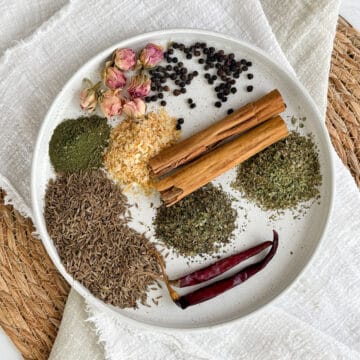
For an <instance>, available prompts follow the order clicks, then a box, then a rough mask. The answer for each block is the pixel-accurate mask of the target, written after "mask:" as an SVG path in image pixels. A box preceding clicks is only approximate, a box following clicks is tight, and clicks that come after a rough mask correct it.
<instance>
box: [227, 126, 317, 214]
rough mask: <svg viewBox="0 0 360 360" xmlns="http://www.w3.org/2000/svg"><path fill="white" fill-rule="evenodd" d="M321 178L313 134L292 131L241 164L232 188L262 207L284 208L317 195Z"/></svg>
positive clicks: (292, 206)
mask: <svg viewBox="0 0 360 360" xmlns="http://www.w3.org/2000/svg"><path fill="white" fill-rule="evenodd" d="M321 180H322V178H321V174H320V164H319V158H318V151H317V148H316V145H315V144H314V142H313V140H312V136H311V135H308V136H301V135H300V134H299V133H297V132H295V131H293V132H291V133H290V135H289V136H288V137H287V138H286V139H284V140H282V141H279V142H277V143H276V144H274V145H272V146H270V147H268V148H267V149H265V150H264V151H262V152H260V153H259V154H257V155H255V156H253V157H252V158H250V159H249V160H247V161H245V162H244V163H243V164H241V165H240V166H239V167H238V170H237V177H236V180H235V182H234V183H233V187H234V188H235V189H238V190H240V191H241V192H242V193H243V194H244V195H245V197H246V198H247V199H249V200H252V201H255V202H256V204H257V205H259V206H260V207H261V208H263V209H264V210H284V209H295V208H296V207H297V205H299V204H300V203H302V202H305V201H308V200H311V199H315V198H319V196H320V194H319V187H320V185H321Z"/></svg>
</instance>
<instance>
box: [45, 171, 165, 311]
mask: <svg viewBox="0 0 360 360" xmlns="http://www.w3.org/2000/svg"><path fill="white" fill-rule="evenodd" d="M126 201H127V199H126V197H125V196H124V195H123V194H122V193H121V192H120V190H119V187H118V186H117V185H116V184H114V183H113V182H112V181H111V180H109V179H108V178H107V177H106V174H105V173H104V172H102V171H100V170H86V171H82V172H78V173H74V174H69V175H65V174H64V175H60V176H58V177H57V178H56V179H55V180H50V182H49V184H48V187H47V190H46V195H45V220H46V226H47V230H48V232H49V235H50V236H51V238H52V240H53V241H54V244H55V246H56V248H57V251H58V253H59V256H60V258H61V261H62V263H63V264H64V266H65V268H66V270H67V271H68V272H69V273H70V274H71V275H72V276H73V277H74V278H75V279H76V280H78V281H80V282H81V283H82V284H83V285H84V286H85V287H86V288H88V289H89V290H90V291H91V293H92V294H94V295H95V296H96V297H98V298H99V299H101V300H103V301H104V302H106V303H109V304H112V305H115V306H118V307H120V308H129V307H131V308H136V307H137V301H140V302H141V303H142V304H145V303H146V300H147V290H148V288H149V286H150V285H153V284H154V281H155V280H154V276H156V275H158V274H159V270H158V266H157V261H156V259H155V257H154V256H153V255H151V254H150V253H149V250H153V249H154V246H153V245H152V244H151V243H150V242H149V241H148V240H147V239H146V238H145V236H144V235H142V234H139V233H137V232H136V231H135V230H133V229H131V228H129V227H128V226H127V225H126V223H127V218H126V212H127V208H128V206H127V202H126Z"/></svg>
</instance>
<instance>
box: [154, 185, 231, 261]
mask: <svg viewBox="0 0 360 360" xmlns="http://www.w3.org/2000/svg"><path fill="white" fill-rule="evenodd" d="M236 217H237V213H236V210H235V209H233V208H232V207H231V199H230V197H229V195H228V194H226V193H225V192H224V191H223V190H222V189H221V188H220V187H216V186H214V185H212V184H208V185H206V186H204V187H202V188H201V189H199V190H197V191H196V192H194V193H192V194H190V195H189V196H187V197H186V198H184V199H183V200H181V201H180V202H178V203H177V204H175V205H173V206H170V207H165V206H164V205H162V206H160V207H159V208H158V209H157V214H156V217H155V219H154V227H155V235H156V237H157V238H158V239H159V240H161V241H162V242H163V243H164V244H166V245H168V246H169V247H173V248H174V249H175V250H176V251H177V252H178V253H179V254H181V255H187V256H188V255H190V256H191V255H197V254H211V253H213V252H216V251H217V250H218V249H219V248H220V247H221V245H223V244H226V243H228V242H229V241H230V239H231V235H232V232H233V231H234V229H235V220H236Z"/></svg>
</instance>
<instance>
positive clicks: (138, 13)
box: [0, 0, 360, 360]
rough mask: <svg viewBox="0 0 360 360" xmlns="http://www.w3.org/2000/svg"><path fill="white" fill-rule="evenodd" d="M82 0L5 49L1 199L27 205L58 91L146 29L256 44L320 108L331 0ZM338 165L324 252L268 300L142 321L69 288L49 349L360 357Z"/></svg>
mask: <svg viewBox="0 0 360 360" xmlns="http://www.w3.org/2000/svg"><path fill="white" fill-rule="evenodd" d="M43 3H44V2H42V4H43ZM14 4H18V6H19V3H17V2H15V3H14ZM84 4H85V3H84V2H81V1H80V0H74V1H71V2H70V3H69V4H66V5H65V6H64V7H62V8H61V10H60V11H58V12H57V13H55V14H54V15H53V16H52V17H50V18H49V19H48V20H47V21H46V22H45V23H43V24H42V25H41V26H40V27H39V28H38V29H37V30H35V32H34V33H33V34H32V35H31V36H30V37H29V38H27V39H24V41H21V42H20V43H19V44H17V45H16V46H14V47H12V48H10V49H8V50H7V51H6V52H5V55H4V56H3V57H2V58H1V59H0V79H1V80H0V95H1V97H0V98H1V101H0V110H1V111H0V128H1V132H0V141H1V143H2V144H3V147H2V150H1V152H0V186H1V187H3V188H4V189H5V190H6V191H7V192H8V194H9V195H10V196H9V197H8V198H7V201H11V202H12V203H13V204H14V205H15V206H16V207H17V208H18V209H19V210H20V211H22V213H23V214H27V215H30V216H31V208H30V191H29V184H30V166H31V153H32V151H33V147H34V142H35V139H36V136H37V132H38V129H39V126H40V124H41V122H42V119H43V118H44V116H45V114H46V111H47V109H48V108H49V106H50V105H51V102H52V101H53V99H54V97H55V96H56V94H57V93H58V91H59V90H60V89H61V87H62V86H63V85H64V84H65V83H66V81H67V79H68V78H69V77H70V76H71V75H72V74H73V73H74V72H75V71H76V70H77V69H78V68H79V67H80V66H81V65H82V64H83V63H85V62H86V61H87V60H89V59H90V58H91V57H92V56H94V55H95V54H97V53H98V52H99V51H101V50H102V49H104V48H106V47H108V46H110V45H112V44H114V43H116V42H118V41H120V40H122V39H125V38H127V37H130V36H133V35H136V34H140V33H142V32H146V31H150V30H158V29H164V28H174V27H195V28H203V29H209V30H215V31H219V32H223V33H226V34H229V35H233V36H236V37H237V38H239V39H241V40H245V41H248V42H250V43H252V44H254V45H257V46H258V47H260V48H262V49H264V50H265V51H266V52H267V53H268V54H269V55H270V56H272V57H273V58H274V59H276V60H277V61H278V62H280V63H282V64H284V66H285V67H289V66H290V64H291V66H292V67H293V69H294V70H295V72H296V74H297V76H298V77H299V79H300V80H301V81H302V83H303V84H304V85H305V87H306V88H307V89H308V90H309V92H310V94H311V96H312V97H313V98H314V100H315V102H316V104H317V105H318V107H319V110H320V112H321V113H322V114H323V116H324V120H325V109H326V92H327V79H328V73H329V66H330V56H331V50H332V41H333V37H334V33H335V26H336V21H337V16H338V6H339V1H338V0H332V1H326V0H321V1H317V2H314V1H313V2H303V1H291V2H289V1H285V0H274V1H270V0H263V1H262V2H261V3H260V2H259V1H255V0H250V1H247V2H239V1H235V0H226V1H221V2H220V1H219V2H216V1H210V0H208V1H201V2H200V1H165V0H162V1H161V0H152V1H148V0H145V1H121V2H116V1H106V2H105V1H95V0H90V1H87V2H86V6H85V5H84ZM13 6H15V5H13ZM33 6H34V5H33ZM41 6H43V5H41ZM35 7H36V6H35ZM59 8H60V7H59ZM51 9H54V6H53V7H52V8H51ZM174 9H176V11H175V10H174ZM22 11H25V10H22ZM52 11H53V10H49V12H48V14H51V13H52ZM125 17H126V21H120V20H122V19H124V18H125ZM40 18H41V17H40V16H39V17H37V16H34V17H33V19H40ZM5 21H9V20H8V19H5ZM34 23H35V22H34ZM0 27H1V25H0ZM3 28H5V26H3ZM19 33H20V31H19ZM26 35H28V34H26ZM4 39H5V38H4ZM7 39H8V38H7ZM19 39H20V38H19ZM74 49H75V50H74ZM18 59H21V61H19V60H18ZM290 71H292V70H291V69H290ZM335 169H336V170H335V172H336V195H335V204H334V212H333V216H332V218H331V221H330V228H329V230H328V234H327V237H326V239H324V242H323V245H322V247H321V252H320V253H319V254H318V256H317V258H316V259H315V261H314V262H313V263H312V264H311V266H310V267H309V268H308V269H307V270H306V272H305V273H304V274H303V275H302V276H301V277H300V279H299V280H298V281H297V283H296V284H295V285H294V286H293V287H292V288H291V289H290V290H289V291H288V292H287V293H286V294H284V295H283V296H282V297H280V298H279V299H277V300H276V301H275V302H273V303H272V305H271V306H269V307H267V308H266V309H265V310H263V311H261V312H259V313H257V314H255V315H253V316H251V317H248V318H246V319H244V320H242V321H239V322H237V323H235V324H231V325H228V326H223V327H221V328H217V329H215V330H204V331H196V332H186V333H173V332H166V331H156V330H151V331H149V330H145V329H143V328H141V327H134V326H132V325H128V324H124V323H123V322H122V321H121V318H119V317H117V316H116V315H114V314H113V313H110V312H102V311H100V310H99V309H97V308H95V307H94V306H91V305H86V304H85V302H84V300H83V299H82V298H81V297H80V296H79V295H78V294H76V293H75V292H74V291H73V290H72V292H71V295H70V297H69V299H68V302H67V305H66V309H65V312H64V319H63V322H62V325H61V328H60V330H59V334H58V338H57V340H56V342H55V345H54V349H53V352H52V354H51V357H50V358H52V359H81V360H82V359H84V360H87V359H102V358H106V359H143V358H147V359H164V358H166V359H279V358H282V359H290V358H291V359H309V358H316V359H331V358H334V359H335V358H349V359H352V358H353V359H355V358H359V356H360V354H359V353H360V325H359V324H360V310H359V309H360V306H359V305H360V304H359V299H360V286H359V279H360V276H359V268H360V248H359V246H358V242H359V230H360V220H359V219H360V213H359V208H360V207H359V205H360V200H359V193H358V190H357V188H356V186H355V183H354V181H353V179H352V178H351V175H350V174H349V172H348V171H347V170H346V169H345V168H344V166H343V165H342V163H341V161H340V160H339V159H338V158H337V157H336V156H335ZM85 308H86V311H87V312H85V311H83V310H84V309H85ZM80 309H81V310H80ZM99 341H100V342H101V345H100V344H98V342H99Z"/></svg>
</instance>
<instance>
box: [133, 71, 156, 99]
mask: <svg viewBox="0 0 360 360" xmlns="http://www.w3.org/2000/svg"><path fill="white" fill-rule="evenodd" d="M150 86H151V80H150V79H149V77H148V76H147V75H146V74H143V73H142V74H139V75H136V76H133V77H132V78H131V80H130V84H129V87H128V93H129V95H130V97H131V99H135V98H143V97H145V96H146V95H148V94H149V92H150Z"/></svg>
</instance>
